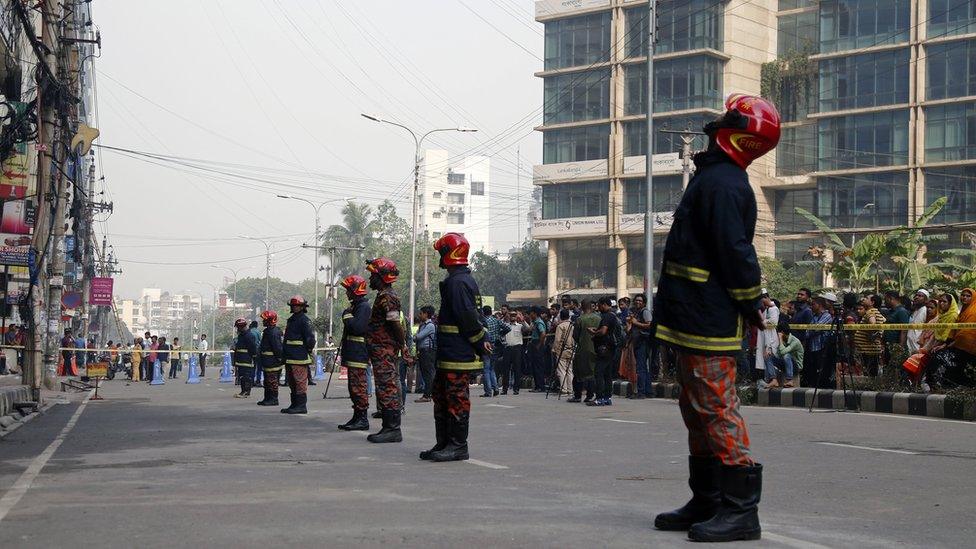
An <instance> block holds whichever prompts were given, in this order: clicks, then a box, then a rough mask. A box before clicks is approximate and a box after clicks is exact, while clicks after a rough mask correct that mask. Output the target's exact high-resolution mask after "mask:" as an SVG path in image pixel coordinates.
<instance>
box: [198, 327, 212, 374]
mask: <svg viewBox="0 0 976 549" xmlns="http://www.w3.org/2000/svg"><path fill="white" fill-rule="evenodd" d="M209 349H210V343H209V342H208V341H207V334H200V343H198V344H197V350H198V351H200V377H203V375H204V373H206V371H207V353H206V351H208V350H209Z"/></svg>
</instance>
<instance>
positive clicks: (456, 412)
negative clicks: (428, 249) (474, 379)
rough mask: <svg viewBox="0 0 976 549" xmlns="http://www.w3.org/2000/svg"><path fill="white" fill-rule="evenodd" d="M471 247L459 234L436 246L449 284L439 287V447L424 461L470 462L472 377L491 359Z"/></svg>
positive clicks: (436, 412) (436, 383)
mask: <svg viewBox="0 0 976 549" xmlns="http://www.w3.org/2000/svg"><path fill="white" fill-rule="evenodd" d="M470 248H471V245H470V244H468V241H467V240H466V239H465V238H464V237H463V236H462V235H460V234H458V233H447V234H445V235H444V236H443V237H441V238H440V239H439V240H438V241H437V242H435V243H434V249H435V250H437V251H438V252H439V253H440V256H441V261H440V266H441V268H442V269H447V273H448V274H447V278H446V279H445V280H444V281H442V282H441V284H440V292H441V309H440V313H439V314H438V316H437V320H438V323H439V324H438V328H437V362H436V366H437V373H436V374H434V390H433V392H432V395H431V396H432V397H433V399H434V429H435V433H436V435H435V436H436V437H437V443H436V444H435V445H434V447H433V448H431V449H430V450H427V451H425V452H421V453H420V459H424V460H431V461H457V460H462V459H468V422H469V419H470V414H471V395H470V393H469V390H468V385H469V383H470V381H471V380H470V378H471V376H472V374H474V373H475V372H477V371H479V370H481V369H482V367H483V364H482V361H481V355H485V354H489V353H491V345H490V344H489V343H488V339H487V332H486V330H485V328H484V326H482V325H481V315H480V309H481V295H480V292H479V291H478V284H477V283H476V282H475V281H474V277H472V276H471V269H470V268H468V252H469V251H470Z"/></svg>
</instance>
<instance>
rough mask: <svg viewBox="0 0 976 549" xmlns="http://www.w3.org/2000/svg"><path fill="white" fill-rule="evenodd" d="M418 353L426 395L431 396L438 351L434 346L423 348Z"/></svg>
mask: <svg viewBox="0 0 976 549" xmlns="http://www.w3.org/2000/svg"><path fill="white" fill-rule="evenodd" d="M417 353H418V357H417V358H418V363H419V365H420V375H421V377H423V379H424V396H425V397H427V398H430V397H431V392H432V391H433V390H434V359H435V358H437V351H435V350H434V349H432V348H427V349H424V348H421V349H419V350H418V351H417Z"/></svg>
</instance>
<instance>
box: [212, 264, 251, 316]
mask: <svg viewBox="0 0 976 549" xmlns="http://www.w3.org/2000/svg"><path fill="white" fill-rule="evenodd" d="M211 267H213V268H214V269H226V270H228V271H230V272H231V273H233V274H234V297H232V298H231V299H233V300H234V305H235V306H236V305H237V273H239V272H241V271H243V270H244V269H246V268H247V267H241V268H240V269H234V268H231V267H227V266H224V265H211Z"/></svg>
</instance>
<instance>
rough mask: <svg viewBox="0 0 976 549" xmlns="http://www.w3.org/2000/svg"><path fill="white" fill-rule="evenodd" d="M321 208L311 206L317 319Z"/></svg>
mask: <svg viewBox="0 0 976 549" xmlns="http://www.w3.org/2000/svg"><path fill="white" fill-rule="evenodd" d="M321 207H322V206H321V205H320V206H318V207H314V206H313V208H315V276H314V277H313V278H314V284H315V318H318V317H319V248H318V246H319V208H321ZM330 318H331V315H330Z"/></svg>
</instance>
